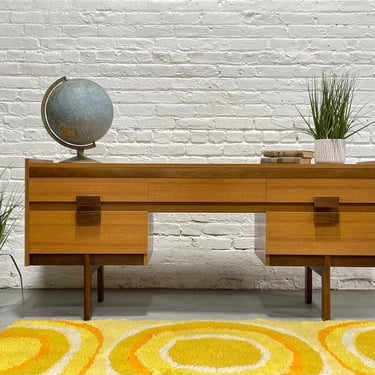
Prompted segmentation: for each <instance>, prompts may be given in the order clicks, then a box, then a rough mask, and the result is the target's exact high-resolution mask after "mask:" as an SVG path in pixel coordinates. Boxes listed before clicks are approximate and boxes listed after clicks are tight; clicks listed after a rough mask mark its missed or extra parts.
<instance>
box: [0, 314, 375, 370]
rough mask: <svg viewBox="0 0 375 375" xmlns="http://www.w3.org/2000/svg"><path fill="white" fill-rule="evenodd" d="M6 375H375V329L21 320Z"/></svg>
mask: <svg viewBox="0 0 375 375" xmlns="http://www.w3.org/2000/svg"><path fill="white" fill-rule="evenodd" d="M0 374H1V375H16V374H17V375H34V374H44V375H60V374H61V375H83V374H86V375H105V374H108V375H116V374H123V375H132V374H136V375H141V374H142V375H143V374H158V375H168V374H173V375H202V374H205V375H212V374H236V375H245V374H246V375H247V374H249V375H250V374H252V375H253V374H254V375H255V374H256V375H281V374H283V375H318V374H321V375H328V374H337V375H346V374H360V375H364V374H366V375H370V374H371V375H374V374H375V321H327V322H322V321H294V322H289V321H272V320H246V321H219V320H213V321H168V320H165V321H144V320H143V321H142V320H140V321H129V320H92V321H90V322H83V321H68V320H41V321H31V320H20V321H16V322H14V323H13V324H12V325H11V326H9V327H8V328H6V329H5V330H4V331H2V332H0Z"/></svg>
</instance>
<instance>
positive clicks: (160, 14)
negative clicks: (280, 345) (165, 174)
mask: <svg viewBox="0 0 375 375" xmlns="http://www.w3.org/2000/svg"><path fill="white" fill-rule="evenodd" d="M374 25H375V2H374V1H372V0H361V1H349V0H342V1H339V0H335V1H333V0H320V1H316V0H314V1H312V0H301V1H295V0H293V1H292V0H275V1H271V0H251V1H248V0H246V1H245V0H243V1H236V0H233V1H213V0H202V1H200V0H197V1H191V0H186V1H147V0H146V1H126V0H106V1H92V0H48V1H47V0H36V1H28V0H1V2H0V122H1V128H0V141H1V145H0V167H4V166H7V165H11V166H12V167H13V169H12V179H13V180H14V181H15V183H17V184H19V185H20V186H23V173H24V172H23V163H24V158H26V157H28V158H30V157H35V158H52V159H64V158H67V157H69V156H71V152H70V151H68V150H67V149H64V148H63V147H62V146H60V145H58V144H56V143H55V142H54V141H53V140H52V139H51V138H50V137H49V136H48V134H47V132H46V131H45V129H44V128H43V126H42V122H41V119H40V114H39V113H40V103H41V100H42V97H43V94H44V92H45V91H46V89H47V88H48V87H49V85H50V84H51V83H52V82H54V81H55V80H56V79H57V78H59V77H61V76H64V75H66V76H67V77H68V78H88V79H92V80H94V81H96V82H98V83H99V84H101V85H102V86H103V87H104V88H105V89H106V90H107V91H108V93H109V95H110V96H111V98H112V100H113V103H114V110H115V117H114V122H113V126H112V128H111V130H110V131H109V133H108V134H107V135H106V136H105V137H104V138H103V139H102V140H100V141H99V142H98V146H97V148H96V149H95V150H90V151H88V152H87V154H89V155H90V156H92V157H93V158H96V159H98V160H101V161H113V162H179V163H184V162H202V163H218V162H220V163H230V162H236V163H258V162H259V158H260V155H261V152H262V149H263V148H265V147H273V146H285V147H289V146H298V147H300V148H312V139H310V138H309V137H307V136H305V135H301V134H297V133H294V132H293V131H289V130H287V129H290V130H293V128H294V127H296V126H297V125H301V119H300V118H299V116H298V114H297V111H296V109H295V107H294V104H297V105H299V106H300V108H302V109H303V108H304V106H305V105H306V103H307V95H306V79H307V77H310V76H312V75H313V74H320V72H321V70H322V69H323V68H334V69H335V70H337V71H342V70H345V69H348V70H349V71H350V72H351V73H356V74H358V77H359V79H360V82H359V86H358V96H357V97H358V100H362V101H364V102H367V103H368V104H369V109H370V112H369V114H368V117H369V118H371V119H372V118H373V117H374V114H375V112H374V111H373V109H374V103H375V79H374V61H375V39H374V37H375V26H374ZM364 120H366V119H364ZM285 128H286V129H285ZM373 130H374V127H372V128H368V129H366V130H365V131H363V132H362V136H361V137H360V136H355V137H353V138H352V139H350V140H349V141H348V162H356V161H358V160H366V159H374V158H375V144H374V136H373ZM156 221H157V222H156V225H155V250H154V255H153V258H152V261H151V264H150V265H149V266H147V267H127V268H126V269H123V268H121V267H108V268H109V270H108V271H107V275H110V277H107V284H108V285H109V286H113V287H119V286H121V287H158V286H160V287H171V288H173V287H178V288H300V287H302V285H303V275H302V270H301V269H294V268H280V269H272V268H265V267H264V266H263V265H262V264H261V263H260V262H259V261H258V260H257V258H256V257H255V256H254V254H253V240H252V238H253V215H251V214H249V215H242V214H226V215H219V214H215V215H214V214H204V213H202V214H179V215H177V214H158V215H156ZM5 250H7V251H10V252H12V253H13V254H14V255H15V256H16V257H17V260H18V262H19V263H20V264H23V228H22V226H20V228H17V231H16V233H15V235H14V236H13V237H12V238H11V240H10V241H9V244H8V246H7V247H6V249H5ZM0 262H1V263H0V267H1V272H0V287H12V286H16V285H18V280H17V277H16V276H17V275H16V273H15V270H14V269H13V267H12V265H11V263H10V261H9V260H8V259H6V258H5V257H0ZM22 271H23V274H24V278H25V284H26V285H27V286H28V287H77V286H80V285H81V273H80V272H81V270H80V269H79V267H77V268H74V267H73V268H72V267H70V268H67V269H62V268H57V269H56V268H53V267H47V268H43V267H28V268H24V267H22ZM333 286H334V287H338V288H340V287H343V288H373V289H374V288H375V272H374V271H373V270H370V269H356V270H354V269H346V270H335V272H334V280H333Z"/></svg>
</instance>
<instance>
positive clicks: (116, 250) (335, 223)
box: [25, 159, 375, 320]
mask: <svg viewBox="0 0 375 375" xmlns="http://www.w3.org/2000/svg"><path fill="white" fill-rule="evenodd" d="M25 184H26V190H25V199H26V202H25V263H26V265H82V266H83V275H84V277H83V284H84V314H83V317H84V319H85V320H89V319H90V318H91V275H92V272H93V271H97V278H98V288H97V289H98V300H99V301H102V300H103V298H104V275H103V266H104V265H120V264H121V265H145V264H147V261H148V259H149V256H150V254H151V251H152V233H153V230H152V222H153V219H152V214H153V213H155V212H243V213H247V212H249V213H255V214H256V215H255V222H256V224H255V226H256V228H255V229H256V230H255V233H256V236H255V237H256V238H255V252H256V254H257V255H258V256H259V258H260V259H262V261H263V262H264V264H265V265H269V266H303V267H305V269H306V273H305V274H306V276H305V301H306V303H311V300H312V271H316V272H317V273H319V274H320V275H321V277H322V293H321V294H322V319H324V320H326V319H330V318H331V309H330V272H331V267H375V164H357V165H329V164H320V165H300V164H292V165H285V164H284V165H283V164H280V165H274V164H269V165H267V164H258V165H256V164H115V163H97V162H93V163H53V162H48V161H39V160H31V159H27V160H26V162H25ZM249 241H250V239H249Z"/></svg>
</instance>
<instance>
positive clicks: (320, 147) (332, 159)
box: [314, 139, 346, 164]
mask: <svg viewBox="0 0 375 375" xmlns="http://www.w3.org/2000/svg"><path fill="white" fill-rule="evenodd" d="M345 151H346V142H345V139H316V140H315V150H314V159H315V163H340V164H343V163H345V156H346V152H345Z"/></svg>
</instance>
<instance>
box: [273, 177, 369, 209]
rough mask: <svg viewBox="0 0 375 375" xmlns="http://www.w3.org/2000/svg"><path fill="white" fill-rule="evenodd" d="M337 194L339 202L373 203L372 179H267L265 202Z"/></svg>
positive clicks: (310, 200)
mask: <svg viewBox="0 0 375 375" xmlns="http://www.w3.org/2000/svg"><path fill="white" fill-rule="evenodd" d="M316 196H337V197H339V200H340V203H375V180H374V179H328V178H325V179H269V180H267V202H283V203H288V202H294V203H303V202H312V201H313V197H316Z"/></svg>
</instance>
